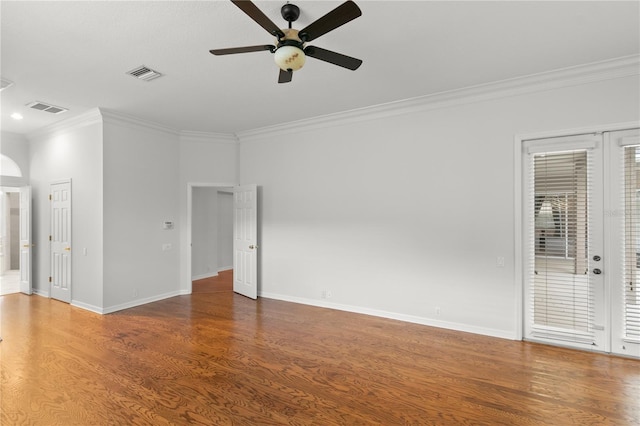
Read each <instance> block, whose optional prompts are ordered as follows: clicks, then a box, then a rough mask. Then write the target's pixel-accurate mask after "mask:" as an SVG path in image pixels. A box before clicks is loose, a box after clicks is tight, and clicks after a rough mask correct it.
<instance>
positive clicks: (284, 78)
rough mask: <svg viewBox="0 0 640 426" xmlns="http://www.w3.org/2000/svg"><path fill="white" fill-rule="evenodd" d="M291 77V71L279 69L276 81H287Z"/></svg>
mask: <svg viewBox="0 0 640 426" xmlns="http://www.w3.org/2000/svg"><path fill="white" fill-rule="evenodd" d="M292 78H293V71H285V70H283V69H280V75H279V76H278V83H289V82H290V81H291V79H292Z"/></svg>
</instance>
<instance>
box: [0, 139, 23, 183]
mask: <svg viewBox="0 0 640 426" xmlns="http://www.w3.org/2000/svg"><path fill="white" fill-rule="evenodd" d="M0 154H4V155H6V156H7V157H9V158H11V159H12V160H13V161H15V162H16V164H17V165H18V167H20V171H21V172H22V178H17V177H2V176H1V174H2V173H1V171H0V186H20V185H27V184H28V183H29V141H28V140H27V138H26V137H25V136H24V135H19V134H17V133H11V132H0Z"/></svg>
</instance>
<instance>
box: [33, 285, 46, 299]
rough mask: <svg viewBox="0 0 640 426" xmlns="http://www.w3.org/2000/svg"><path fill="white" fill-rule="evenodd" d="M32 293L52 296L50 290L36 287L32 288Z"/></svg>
mask: <svg viewBox="0 0 640 426" xmlns="http://www.w3.org/2000/svg"><path fill="white" fill-rule="evenodd" d="M32 294H35V295H36V296H40V297H46V298H47V299H49V298H50V296H49V292H48V291H46V290H41V289H39V288H35V287H34V288H33V290H32Z"/></svg>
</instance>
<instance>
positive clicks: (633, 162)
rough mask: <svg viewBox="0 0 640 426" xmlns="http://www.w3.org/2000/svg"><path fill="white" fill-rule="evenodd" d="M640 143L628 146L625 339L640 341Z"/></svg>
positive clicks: (624, 195) (626, 159)
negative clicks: (639, 272) (639, 144)
mask: <svg viewBox="0 0 640 426" xmlns="http://www.w3.org/2000/svg"><path fill="white" fill-rule="evenodd" d="M639 161H640V147H638V146H627V147H625V148H624V187H623V188H622V189H623V199H624V256H623V259H624V265H623V269H624V274H623V276H624V339H625V340H627V341H631V342H640V291H639V288H638V284H639V283H638V281H639V280H638V277H639V274H638V269H639V268H640V195H639V194H640V166H639Z"/></svg>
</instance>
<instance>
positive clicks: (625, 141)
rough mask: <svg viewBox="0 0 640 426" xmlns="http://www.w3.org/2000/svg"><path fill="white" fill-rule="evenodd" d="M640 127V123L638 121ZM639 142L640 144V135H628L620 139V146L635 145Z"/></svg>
mask: <svg viewBox="0 0 640 426" xmlns="http://www.w3.org/2000/svg"><path fill="white" fill-rule="evenodd" d="M638 128H640V123H638ZM638 144H640V137H638V136H627V137H624V138H621V139H620V140H619V141H618V146H619V147H625V146H634V145H638Z"/></svg>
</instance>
